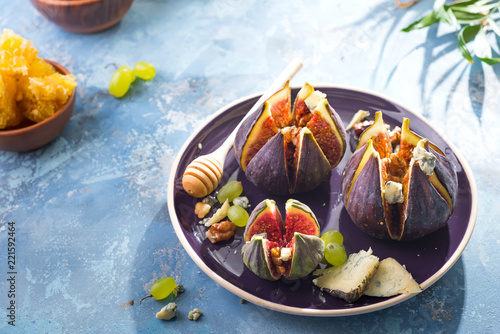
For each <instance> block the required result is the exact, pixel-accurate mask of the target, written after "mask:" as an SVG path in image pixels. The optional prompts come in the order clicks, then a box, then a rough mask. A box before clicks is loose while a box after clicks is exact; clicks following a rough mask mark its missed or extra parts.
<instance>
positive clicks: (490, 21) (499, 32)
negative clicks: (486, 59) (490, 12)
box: [488, 18, 500, 36]
mask: <svg viewBox="0 0 500 334" xmlns="http://www.w3.org/2000/svg"><path fill="white" fill-rule="evenodd" d="M488 24H489V26H490V27H491V30H493V31H494V32H495V34H497V35H498V36H500V26H498V24H497V23H496V22H495V21H494V20H493V19H492V18H489V19H488Z"/></svg>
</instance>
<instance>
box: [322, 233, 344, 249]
mask: <svg viewBox="0 0 500 334" xmlns="http://www.w3.org/2000/svg"><path fill="white" fill-rule="evenodd" d="M321 239H323V241H324V242H325V245H328V244H329V243H330V242H334V243H336V244H339V245H340V246H342V244H343V243H344V237H343V236H342V233H340V232H339V231H335V230H333V231H328V232H325V233H323V235H322V236H321Z"/></svg>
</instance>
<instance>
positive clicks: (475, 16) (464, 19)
mask: <svg viewBox="0 0 500 334" xmlns="http://www.w3.org/2000/svg"><path fill="white" fill-rule="evenodd" d="M452 11H453V15H455V17H456V19H457V22H458V23H462V24H468V23H474V22H477V21H481V20H485V19H487V18H488V17H490V14H489V13H488V14H479V13H469V12H462V11H457V10H454V9H452Z"/></svg>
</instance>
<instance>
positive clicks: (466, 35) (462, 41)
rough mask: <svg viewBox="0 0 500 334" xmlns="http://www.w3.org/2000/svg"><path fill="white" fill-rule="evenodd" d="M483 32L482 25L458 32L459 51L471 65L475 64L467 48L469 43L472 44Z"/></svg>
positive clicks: (465, 28) (464, 28)
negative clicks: (480, 32)
mask: <svg viewBox="0 0 500 334" xmlns="http://www.w3.org/2000/svg"><path fill="white" fill-rule="evenodd" d="M480 30H481V25H480V24H477V25H473V26H466V27H463V28H462V29H461V30H460V31H459V32H458V50H459V51H460V53H461V54H462V56H463V57H464V58H465V59H467V60H468V61H469V62H470V63H473V60H472V56H471V54H470V52H469V49H468V48H467V43H468V42H470V41H471V40H472V39H473V38H474V37H476V35H477V34H478V33H479V31H480Z"/></svg>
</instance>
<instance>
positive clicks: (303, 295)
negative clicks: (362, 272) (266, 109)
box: [168, 85, 477, 316]
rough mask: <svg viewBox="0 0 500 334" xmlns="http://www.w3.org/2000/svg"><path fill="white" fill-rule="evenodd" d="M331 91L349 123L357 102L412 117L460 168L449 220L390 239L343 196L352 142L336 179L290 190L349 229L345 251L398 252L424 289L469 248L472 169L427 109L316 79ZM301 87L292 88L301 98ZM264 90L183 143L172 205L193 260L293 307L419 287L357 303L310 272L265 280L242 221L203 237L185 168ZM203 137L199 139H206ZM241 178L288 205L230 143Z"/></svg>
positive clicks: (297, 310)
mask: <svg viewBox="0 0 500 334" xmlns="http://www.w3.org/2000/svg"><path fill="white" fill-rule="evenodd" d="M315 88H316V89H318V90H320V91H322V92H324V93H326V94H327V95H328V100H329V102H330V104H331V105H332V106H333V107H334V108H335V110H336V111H337V112H338V113H339V115H340V117H341V118H342V120H343V122H344V124H347V123H349V121H350V120H351V118H352V116H353V114H354V113H355V112H356V111H358V110H359V109H363V110H368V111H370V112H371V115H372V117H373V115H374V112H375V111H377V110H381V111H382V113H383V115H384V121H385V122H386V123H389V124H390V125H391V126H395V125H401V122H402V119H403V117H406V118H409V119H410V128H411V129H412V130H413V131H414V132H416V133H418V134H420V135H421V136H422V137H426V138H429V140H430V141H431V142H433V143H434V144H436V145H437V146H438V147H439V148H441V150H442V151H443V152H445V154H446V155H447V156H448V157H449V158H450V160H451V161H452V162H453V164H454V165H455V167H456V170H457V174H458V196H457V201H456V205H455V211H454V212H453V215H452V216H451V218H450V220H449V222H448V225H447V226H446V227H443V228H442V229H440V230H438V231H436V232H434V233H432V234H431V235H428V236H426V237H424V238H421V239H418V240H416V241H412V242H396V241H384V240H378V239H374V238H371V237H369V236H368V235H366V234H364V233H363V232H361V230H359V229H358V227H356V226H355V225H354V223H353V222H352V221H351V219H350V217H349V215H348V214H347V212H346V210H345V209H344V207H343V204H342V201H341V197H340V189H339V188H340V175H341V173H342V170H343V168H344V166H345V164H346V162H347V160H348V158H349V157H350V156H351V154H352V152H351V149H350V147H348V149H347V153H346V156H344V158H343V160H342V162H341V163H340V165H339V166H337V167H336V168H335V169H334V170H333V176H332V178H331V181H330V183H325V184H323V185H322V186H320V187H319V188H317V189H316V190H314V191H311V192H309V193H304V194H297V195H293V196H292V197H293V198H295V199H297V200H299V201H302V202H304V203H306V204H307V205H309V206H310V207H311V209H312V210H313V211H314V213H315V214H316V216H317V218H318V221H319V223H320V226H321V231H322V232H325V231H328V230H331V229H337V230H339V231H340V232H341V233H342V234H343V236H344V246H345V249H346V251H347V254H350V253H353V252H358V251H359V250H361V249H364V250H367V249H368V248H370V247H371V248H372V249H373V253H374V254H375V255H376V256H378V257H379V258H380V259H381V260H382V259H384V258H386V257H394V258H395V259H396V260H397V261H399V263H401V264H404V265H406V268H407V269H408V271H409V272H410V273H411V274H412V275H413V277H414V278H415V280H416V281H417V282H418V283H420V285H421V287H422V288H423V289H425V288H428V287H429V286H431V285H432V284H433V283H435V282H436V281H437V280H438V279H439V278H440V277H441V276H443V275H444V274H445V273H446V271H447V270H448V269H450V267H451V266H452V265H453V264H454V263H455V262H456V261H457V259H458V258H459V256H460V254H461V253H462V252H463V250H464V248H465V246H466V245H467V242H468V241H469V238H470V236H471V234H472V231H473V229H474V225H475V221H476V214H477V192H476V185H475V182H474V177H473V175H472V172H471V170H470V168H469V166H468V164H467V162H466V161H465V159H464V158H463V157H462V155H461V154H460V153H459V152H458V151H457V150H456V148H455V147H454V146H453V145H452V144H451V143H450V142H448V141H447V140H446V139H445V138H443V136H442V135H440V134H439V132H438V131H436V130H435V129H434V128H433V127H432V125H431V124H429V123H428V122H427V121H426V120H425V119H423V118H422V117H421V116H419V115H417V114H415V113H413V112H411V111H409V110H408V109H407V108H404V107H402V106H401V105H400V104H398V103H395V102H392V101H390V100H389V99H387V98H384V97H381V96H380V95H377V94H374V93H372V92H367V91H362V90H359V89H354V88H346V87H339V86H331V85H321V86H316V87H315ZM297 91H298V88H293V89H292V98H295V94H297ZM259 96H260V95H254V96H250V97H247V98H243V99H241V100H238V101H235V102H234V103H232V104H230V105H228V106H226V107H224V108H222V109H221V110H219V111H218V112H217V113H216V114H215V115H214V116H213V117H212V118H211V119H210V120H208V121H207V123H206V124H205V125H204V126H202V127H201V128H200V129H199V130H198V131H197V132H196V133H194V134H193V135H192V136H191V137H190V138H189V139H188V140H187V142H186V143H185V144H184V146H183V147H182V148H181V150H180V152H179V154H178V155H177V158H176V160H175V162H174V165H173V167H172V171H171V174H170V179H169V186H168V209H169V214H170V218H171V220H172V224H173V225H174V228H175V232H176V234H177V237H178V238H179V240H180V241H181V243H182V245H183V246H184V248H185V249H186V251H187V252H188V254H189V256H190V257H191V258H192V259H193V260H194V262H195V263H196V264H197V265H198V266H199V267H200V268H201V269H202V270H203V271H204V272H205V273H206V274H207V275H208V276H210V277H211V278H212V279H213V280H215V281H216V282H217V283H218V284H220V285H222V286H223V287H224V288H226V289H228V290H229V291H231V292H233V293H235V294H236V295H238V296H240V297H241V298H244V299H246V300H248V301H250V302H253V303H255V304H258V305H261V306H264V307H267V308H270V309H274V310H278V311H282V312H287V313H293V314H301V315H316V316H343V315H353V314H360V313H366V312H372V311H375V310H380V309H382V308H386V307H389V306H392V305H395V304H397V303H399V302H402V301H404V300H406V299H408V298H411V297H412V296H413V295H400V296H395V297H390V298H375V297H367V296H363V297H361V299H359V300H358V301H356V302H355V303H353V304H348V303H346V302H344V301H343V300H341V299H338V298H335V297H333V296H331V295H329V294H327V293H323V292H321V291H320V290H319V289H318V288H317V287H316V286H314V285H313V284H312V281H311V280H312V278H311V276H307V277H305V278H302V279H300V280H294V281H289V280H285V279H281V280H278V281H274V282H272V281H266V280H263V279H260V278H259V277H257V276H255V275H254V274H253V273H252V272H251V271H250V270H248V269H247V268H246V267H245V265H244V264H243V261H242V259H241V246H242V245H243V240H242V234H243V228H237V230H236V234H235V237H234V238H233V239H231V240H229V241H225V242H222V243H218V244H211V243H210V242H209V241H208V240H207V239H206V237H205V231H206V229H207V228H206V227H204V226H203V225H200V224H198V222H199V219H198V218H197V217H196V216H195V214H194V207H195V204H196V202H197V201H198V200H197V199H195V198H193V197H191V196H189V195H188V194H187V193H186V192H185V191H184V190H183V188H182V182H181V179H182V174H183V173H184V170H185V168H186V166H187V165H188V164H189V163H190V162H191V161H192V160H193V159H195V158H196V157H198V156H200V155H203V154H207V153H210V152H212V151H213V150H214V149H215V148H217V147H218V146H219V145H220V144H221V143H222V142H223V141H224V139H225V138H226V137H227V136H228V135H229V134H230V133H231V131H232V130H233V129H234V128H235V127H236V125H237V123H238V122H239V121H240V119H241V118H242V117H243V115H244V114H245V113H246V112H247V111H248V110H250V108H251V107H252V106H253V104H254V103H255V102H256V101H257V99H258V98H259ZM200 144H201V145H200ZM234 179H236V180H239V181H241V182H242V183H243V189H244V193H243V194H244V195H245V196H247V197H248V198H249V199H250V203H251V204H252V205H253V206H255V205H257V204H258V203H259V202H260V201H262V200H263V199H265V198H272V199H274V200H275V201H276V203H277V204H278V206H279V208H280V210H281V211H282V212H284V206H285V202H286V200H287V199H288V198H289V197H288V196H287V197H279V196H270V195H266V194H264V193H262V192H261V191H259V190H258V189H257V188H255V186H253V185H252V184H251V183H249V181H247V179H246V177H245V175H244V173H242V172H241V170H240V169H239V167H238V164H237V162H236V160H235V158H234V154H233V152H232V151H231V152H230V153H229V154H228V157H227V158H226V162H225V167H224V175H223V178H222V182H221V184H222V185H224V184H225V183H226V182H227V181H228V180H234Z"/></svg>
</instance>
